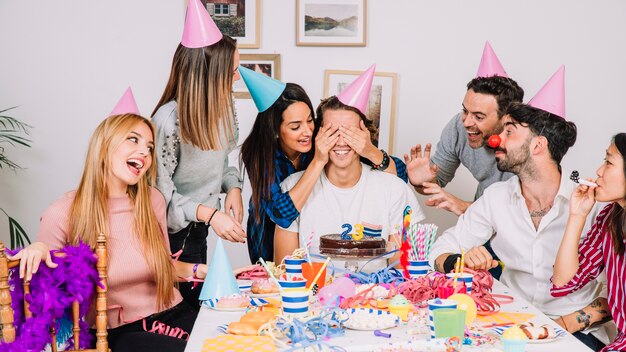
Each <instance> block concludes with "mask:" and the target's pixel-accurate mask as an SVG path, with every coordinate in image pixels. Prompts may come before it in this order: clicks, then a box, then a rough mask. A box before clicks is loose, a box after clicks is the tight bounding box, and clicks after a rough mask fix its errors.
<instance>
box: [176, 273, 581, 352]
mask: <svg viewBox="0 0 626 352" xmlns="http://www.w3.org/2000/svg"><path fill="white" fill-rule="evenodd" d="M493 291H494V293H504V294H510V295H513V296H514V297H515V300H514V301H513V303H510V304H505V305H503V306H502V307H501V310H502V311H506V312H520V313H531V314H534V315H536V316H535V318H533V319H532V321H533V322H536V323H539V324H551V325H553V326H555V327H557V326H558V325H557V324H556V323H554V322H553V321H552V319H550V318H548V317H547V316H545V315H544V314H543V313H541V312H540V311H539V310H538V309H537V308H535V307H533V306H532V305H530V304H529V303H528V302H527V301H526V300H524V299H522V298H520V297H519V296H518V295H516V294H514V293H513V292H511V291H510V290H509V289H508V287H506V286H504V285H503V284H502V283H500V282H499V281H495V283H494V287H493ZM241 315H243V313H242V312H218V311H214V310H211V309H209V308H205V307H203V308H201V309H200V314H198V318H197V319H196V323H195V325H194V328H193V331H192V332H191V336H190V338H189V342H188V343H187V348H186V349H185V352H196V351H201V350H202V345H203V343H204V340H205V339H206V338H210V337H215V336H219V335H221V334H222V333H221V332H219V331H218V330H217V327H218V326H219V325H222V324H228V323H230V322H233V321H238V320H239V317H240V316H241ZM406 330H407V327H406V326H404V327H403V326H399V327H396V328H393V329H388V330H385V332H386V333H391V338H390V339H387V338H381V337H377V336H374V334H373V332H371V331H354V330H346V334H345V335H344V336H342V337H337V338H333V339H331V340H329V341H328V343H329V344H331V345H338V346H342V347H343V348H345V349H346V350H348V351H376V350H377V346H379V347H383V346H385V345H388V344H389V343H399V342H402V341H408V340H409V339H410V338H411V337H412V336H411V335H408V334H407V332H406ZM526 351H530V352H532V351H536V352H539V351H541V352H574V351H575V352H588V351H591V350H590V349H589V348H587V346H585V345H584V344H583V343H581V342H580V341H578V340H577V339H576V338H575V337H574V336H572V335H570V334H567V335H566V336H564V337H561V338H559V339H556V340H554V341H553V342H549V343H543V344H530V343H529V344H527V345H526Z"/></svg>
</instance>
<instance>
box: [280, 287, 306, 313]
mask: <svg viewBox="0 0 626 352" xmlns="http://www.w3.org/2000/svg"><path fill="white" fill-rule="evenodd" d="M280 298H281V301H282V304H283V313H284V314H285V315H291V316H293V317H302V316H305V315H307V313H308V312H309V290H307V289H302V288H288V289H284V290H282V291H281V293H280Z"/></svg>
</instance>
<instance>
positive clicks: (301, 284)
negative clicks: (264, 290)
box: [278, 277, 306, 288]
mask: <svg viewBox="0 0 626 352" xmlns="http://www.w3.org/2000/svg"><path fill="white" fill-rule="evenodd" d="M300 278H301V279H302V280H296V281H294V280H278V283H279V284H280V287H282V288H306V280H305V279H304V278H303V277H300Z"/></svg>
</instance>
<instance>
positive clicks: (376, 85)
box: [324, 70, 398, 154]
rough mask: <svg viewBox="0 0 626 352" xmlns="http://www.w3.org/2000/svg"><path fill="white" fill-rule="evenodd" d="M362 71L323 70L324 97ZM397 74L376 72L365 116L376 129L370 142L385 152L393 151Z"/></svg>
mask: <svg viewBox="0 0 626 352" xmlns="http://www.w3.org/2000/svg"><path fill="white" fill-rule="evenodd" d="M363 72H364V71H345V70H325V71H324V97H329V96H331V95H337V94H339V93H341V91H342V90H343V89H344V88H345V87H347V86H348V84H350V83H351V82H352V81H354V80H355V79H356V78H357V77H358V76H359V75H360V74H362V73H363ZM397 80H398V75H397V74H396V73H389V72H376V74H375V75H374V81H373V82H372V90H371V91H370V97H369V101H368V107H367V111H366V112H365V116H367V118H368V119H370V120H372V121H373V122H374V125H375V126H376V127H377V129H378V131H377V133H376V134H375V135H374V137H373V138H372V142H373V143H374V145H375V146H377V147H378V148H383V149H385V150H386V151H387V153H389V154H392V153H393V133H394V129H395V127H394V117H395V116H394V115H395V112H396V83H397Z"/></svg>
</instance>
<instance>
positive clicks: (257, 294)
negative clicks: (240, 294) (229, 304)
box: [248, 279, 280, 298]
mask: <svg viewBox="0 0 626 352" xmlns="http://www.w3.org/2000/svg"><path fill="white" fill-rule="evenodd" d="M248 295H249V296H250V297H253V298H265V297H272V296H278V295H280V288H279V287H278V285H277V284H276V283H275V282H274V280H270V279H256V280H254V281H253V282H252V285H251V287H250V293H249V294H248Z"/></svg>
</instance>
